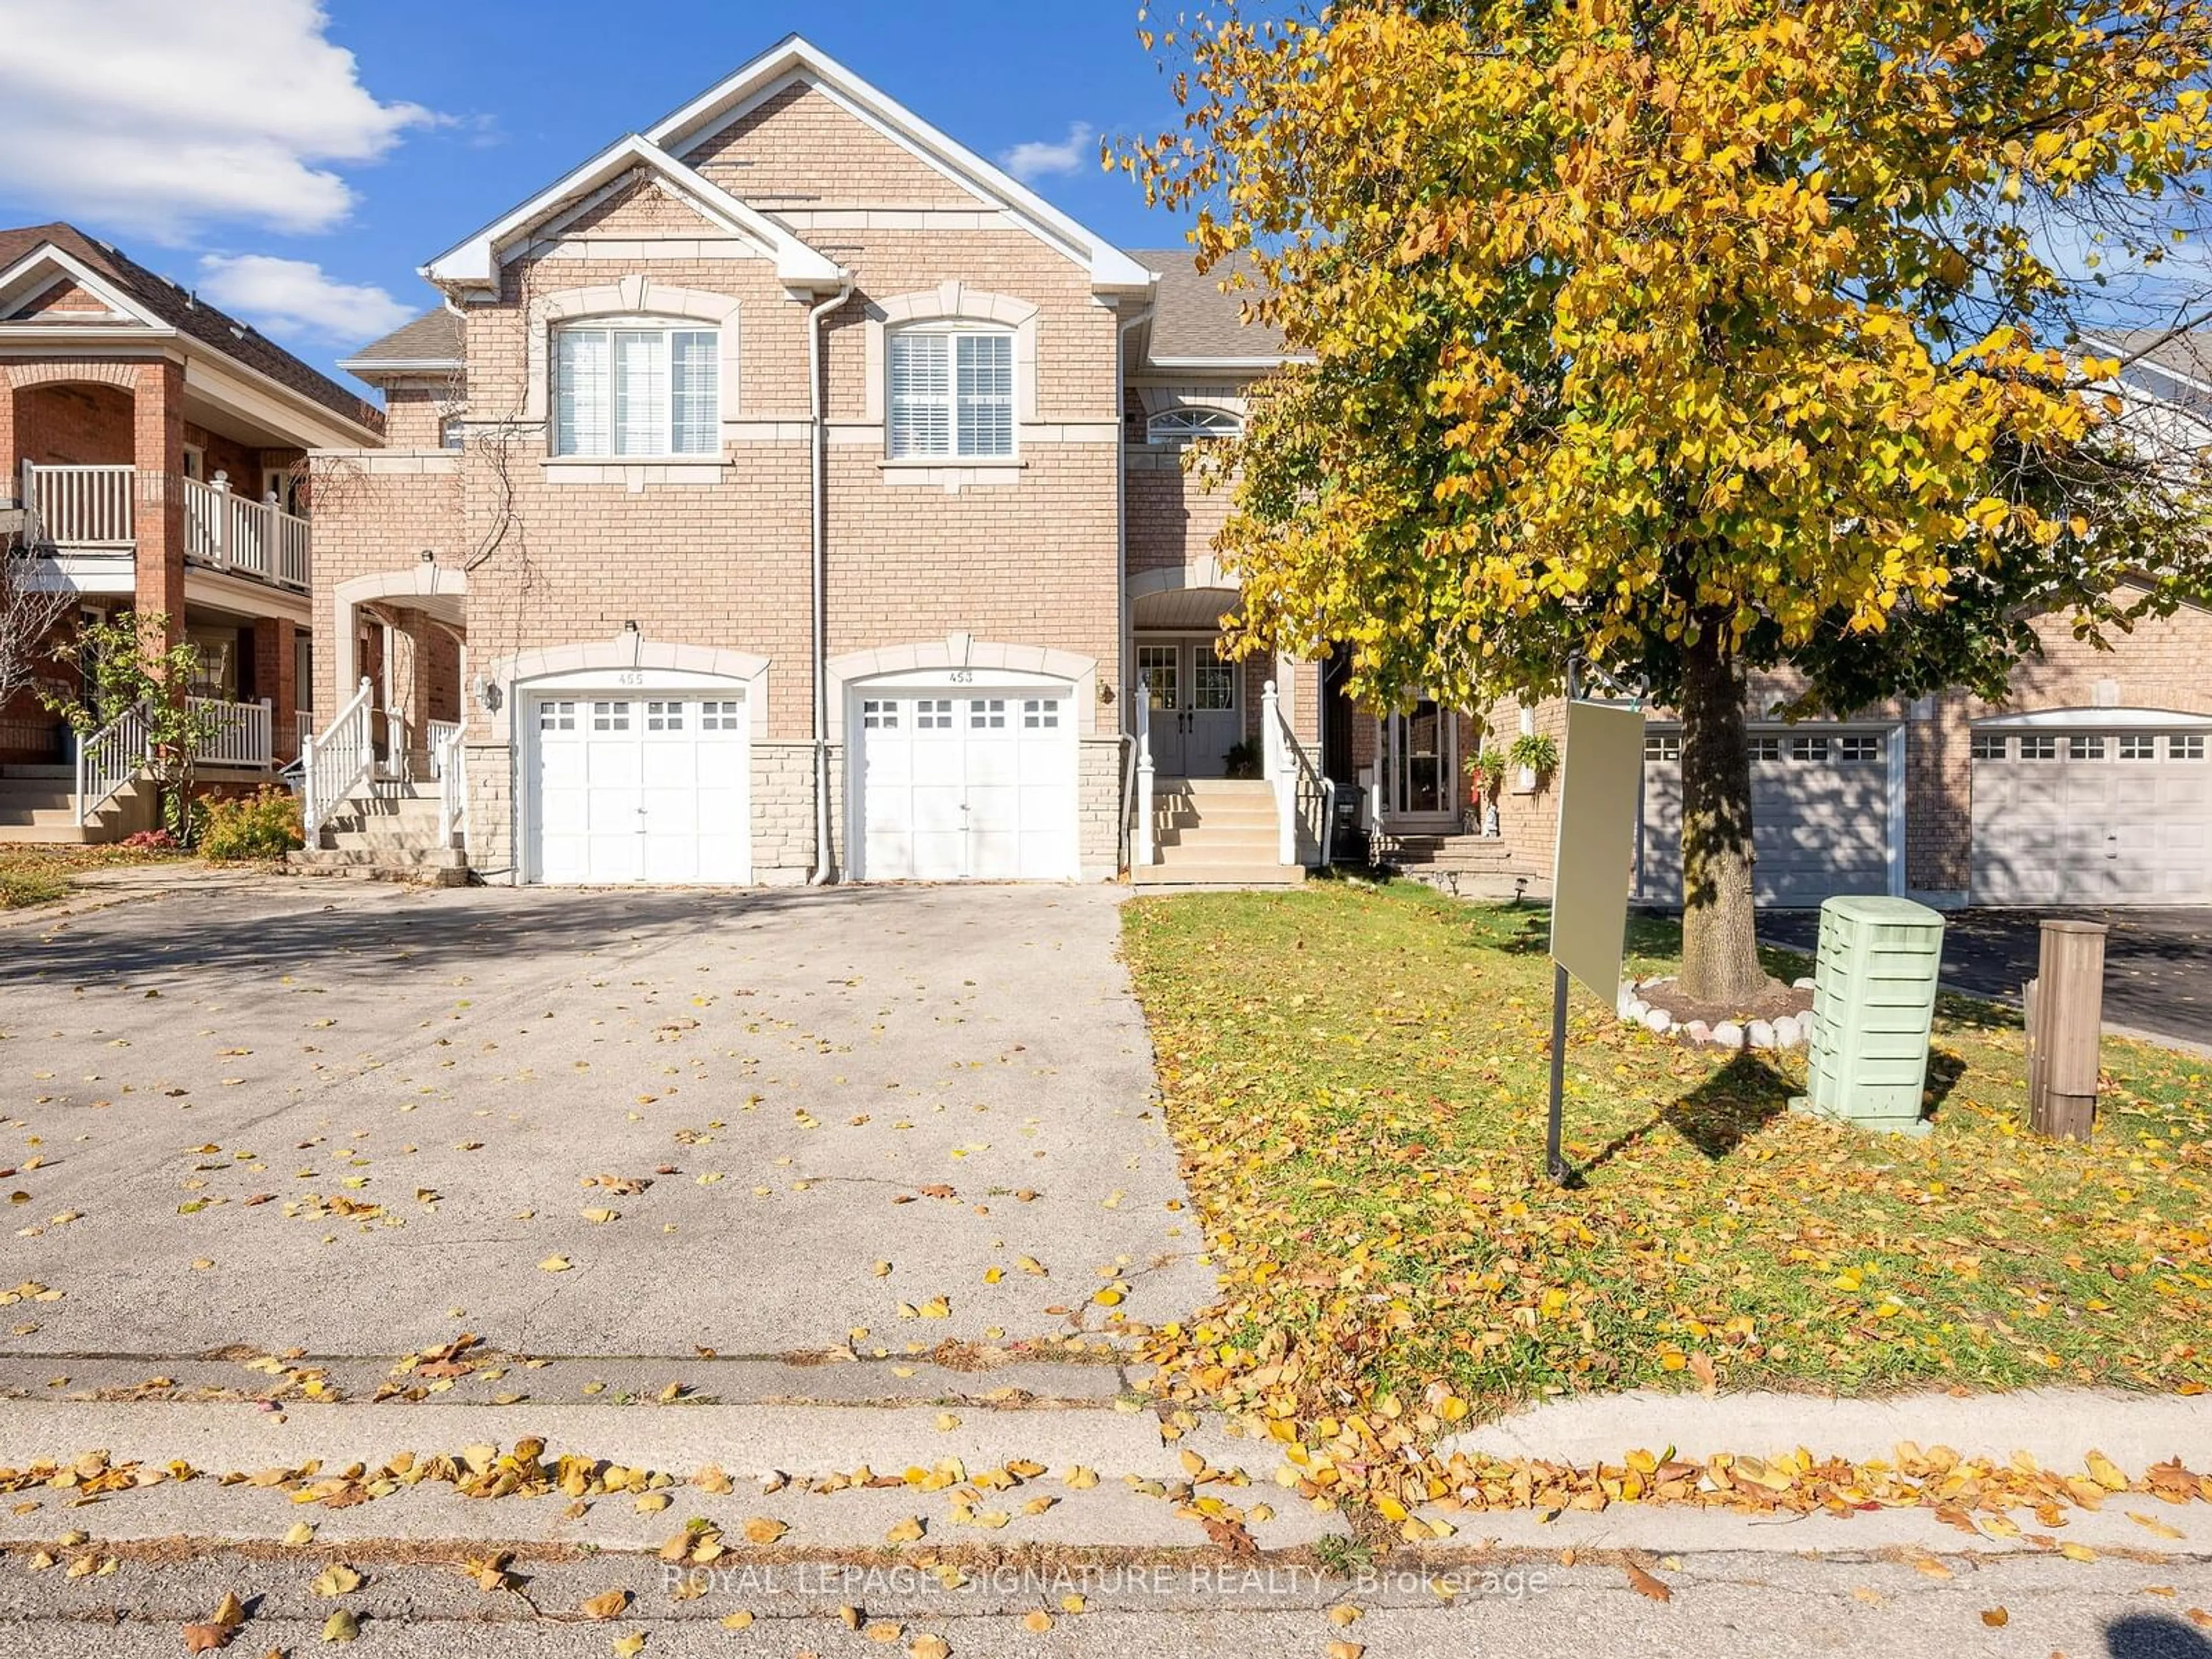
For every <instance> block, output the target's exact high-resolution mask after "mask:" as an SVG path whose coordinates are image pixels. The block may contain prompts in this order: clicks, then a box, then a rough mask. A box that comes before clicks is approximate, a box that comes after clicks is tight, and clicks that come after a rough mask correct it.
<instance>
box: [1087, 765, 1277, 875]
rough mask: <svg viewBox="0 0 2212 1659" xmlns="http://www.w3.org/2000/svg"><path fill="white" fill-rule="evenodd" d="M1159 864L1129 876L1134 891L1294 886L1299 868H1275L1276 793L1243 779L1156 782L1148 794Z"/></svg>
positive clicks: (1139, 868) (1261, 783) (1262, 783)
mask: <svg viewBox="0 0 2212 1659" xmlns="http://www.w3.org/2000/svg"><path fill="white" fill-rule="evenodd" d="M1152 838H1153V841H1154V842H1155V843H1156V844H1157V845H1158V848H1159V862H1158V863H1157V864H1140V865H1139V866H1136V867H1135V869H1133V871H1131V872H1130V879H1131V880H1132V881H1133V883H1134V884H1136V885H1137V886H1139V887H1296V886H1297V884H1299V883H1300V882H1302V881H1304V879H1305V878H1306V872H1305V871H1304V868H1302V867H1301V866H1297V865H1295V864H1291V865H1285V864H1279V863H1278V862H1276V858H1277V853H1278V842H1277V830H1276V823H1275V792H1274V788H1273V786H1272V785H1270V784H1268V783H1267V782H1265V781H1254V780H1249V779H1243V778H1161V779H1158V780H1157V781H1156V782H1155V784H1154V786H1153V790H1152Z"/></svg>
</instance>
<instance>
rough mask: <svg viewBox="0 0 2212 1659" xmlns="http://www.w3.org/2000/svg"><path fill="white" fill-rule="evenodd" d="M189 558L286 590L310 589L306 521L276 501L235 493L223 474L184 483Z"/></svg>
mask: <svg viewBox="0 0 2212 1659" xmlns="http://www.w3.org/2000/svg"><path fill="white" fill-rule="evenodd" d="M182 482H183V484H184V494H185V558H186V559H187V560H188V561H190V562H191V563H193V564H204V565H210V566H212V567H213V568H216V569H217V570H228V571H230V572H232V573H233V574H236V575H240V576H252V577H253V578H255V579H256V580H259V581H264V582H275V583H276V584H277V585H278V586H283V587H300V588H304V587H305V586H307V544H308V532H307V520H305V519H303V518H301V517H300V516H299V515H298V514H297V513H287V512H285V511H284V509H283V507H279V506H277V505H276V502H275V501H249V500H247V499H246V497H245V496H242V495H234V494H233V493H232V492H231V489H230V483H229V481H228V479H227V478H225V477H223V475H222V473H220V472H218V473H216V475H215V482H214V483H201V482H200V481H199V480H198V479H197V478H186V479H184V480H183V481H182Z"/></svg>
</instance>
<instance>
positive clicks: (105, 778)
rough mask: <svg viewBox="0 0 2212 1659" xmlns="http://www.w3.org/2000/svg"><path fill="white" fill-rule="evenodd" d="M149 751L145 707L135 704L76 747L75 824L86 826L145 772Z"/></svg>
mask: <svg viewBox="0 0 2212 1659" xmlns="http://www.w3.org/2000/svg"><path fill="white" fill-rule="evenodd" d="M152 749H153V745H152V743H151V741H150V737H149V733H148V732H147V729H146V706H145V704H143V703H136V702H134V703H132V704H131V707H130V708H126V709H125V710H124V711H123V712H122V713H121V714H118V715H117V716H116V717H115V718H114V719H113V720H110V721H108V723H107V724H106V725H105V726H101V727H100V730H99V731H97V732H94V733H93V734H92V735H91V736H90V737H88V738H85V739H84V740H83V741H82V743H80V744H77V746H76V821H77V822H78V823H80V824H83V823H90V822H91V821H92V817H93V814H94V813H95V812H97V811H100V808H101V807H103V806H105V805H107V803H108V802H110V801H112V800H113V799H115V797H116V795H117V793H118V792H120V790H121V789H122V787H123V786H124V785H125V784H126V783H128V782H130V781H131V779H133V778H135V777H137V775H138V774H139V773H140V772H142V771H143V770H144V769H145V766H146V763H147V761H148V760H149V758H150V757H151V754H152Z"/></svg>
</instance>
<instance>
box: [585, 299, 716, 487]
mask: <svg viewBox="0 0 2212 1659" xmlns="http://www.w3.org/2000/svg"><path fill="white" fill-rule="evenodd" d="M553 338H554V355H553V453H555V454H556V455H641V456H659V455H712V454H714V453H716V452H717V451H718V450H719V449H720V447H721V444H720V437H721V434H720V421H721V387H720V364H719V361H718V350H717V346H718V341H717V337H716V336H715V333H714V330H712V329H702V328H671V327H668V326H666V325H656V324H652V323H644V324H617V325H611V326H594V327H589V328H564V329H562V330H560V331H558V332H556V334H555V335H554V337H553Z"/></svg>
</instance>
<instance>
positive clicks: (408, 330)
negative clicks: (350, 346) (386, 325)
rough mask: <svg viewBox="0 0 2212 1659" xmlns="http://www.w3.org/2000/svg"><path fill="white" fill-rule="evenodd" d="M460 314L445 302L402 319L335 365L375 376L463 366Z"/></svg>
mask: <svg viewBox="0 0 2212 1659" xmlns="http://www.w3.org/2000/svg"><path fill="white" fill-rule="evenodd" d="M462 349H463V340H462V330H461V319H460V317H459V315H458V314H457V313H455V312H454V311H453V309H452V308H451V307H447V306H438V307H434V308H433V309H431V310H429V311H426V312H424V313H422V315H421V316H420V317H417V318H416V319H415V320H414V321H412V322H410V323H402V324H401V325H399V326H398V328H395V329H393V330H392V332H391V333H389V334H387V335H386V336H385V337H383V338H382V339H380V340H372V341H370V342H369V343H368V344H367V345H365V346H363V347H362V349H360V350H358V351H356V352H355V353H354V354H353V356H350V357H349V358H347V359H346V360H345V361H344V362H342V363H340V364H339V365H338V367H339V368H343V370H345V372H346V373H347V374H358V375H359V376H361V378H362V379H363V380H375V379H376V378H377V377H379V376H380V375H387V374H439V373H442V372H444V371H447V370H450V369H457V368H461V367H462V361H461V352H462Z"/></svg>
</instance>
